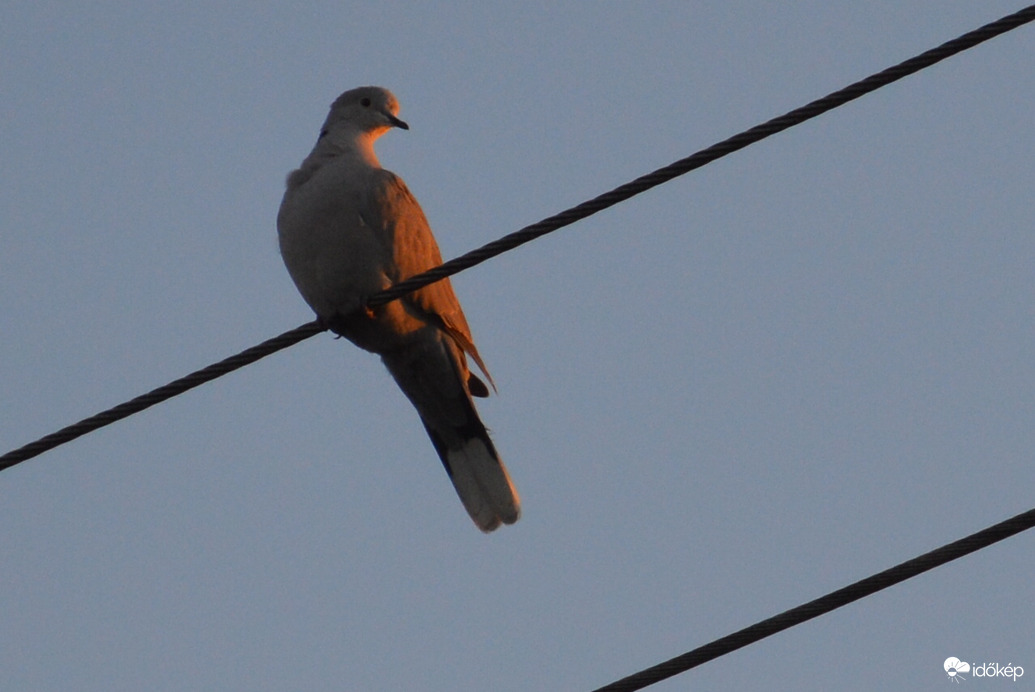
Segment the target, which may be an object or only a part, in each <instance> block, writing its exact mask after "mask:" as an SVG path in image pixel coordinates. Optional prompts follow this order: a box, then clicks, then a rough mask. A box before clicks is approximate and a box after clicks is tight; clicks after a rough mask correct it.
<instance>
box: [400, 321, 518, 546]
mask: <svg viewBox="0 0 1035 692" xmlns="http://www.w3.org/2000/svg"><path fill="white" fill-rule="evenodd" d="M422 336H424V337H425V338H424V339H423V340H417V339H414V341H413V342H412V343H411V344H410V345H409V347H408V348H404V349H398V350H395V351H390V352H387V353H384V354H382V356H381V359H382V360H383V361H384V364H385V365H386V366H387V367H388V371H389V372H390V373H391V374H392V377H393V378H395V381H396V383H398V385H399V388H400V389H402V391H403V393H404V394H405V395H406V397H407V398H408V399H409V400H410V402H411V403H412V404H413V406H414V408H416V409H417V413H418V414H420V419H421V422H422V423H424V428H425V430H427V431H428V436H429V437H431V442H432V444H434V445H435V451H436V452H438V456H439V458H440V459H441V460H442V465H443V466H445V467H446V473H448V474H449V479H450V480H451V481H452V482H453V487H454V488H456V493H457V495H459V496H460V501H461V502H463V504H464V509H466V510H467V513H468V514H470V515H471V518H472V519H473V520H474V523H475V524H477V525H478V528H480V529H481V530H482V531H485V532H486V533H488V532H489V531H492V530H493V529H496V528H498V527H499V525H500V524H501V523H502V524H513V523H514V522H515V521H517V520H518V517H519V516H520V515H521V503H520V500H519V499H518V494H517V491H516V490H515V489H514V484H513V483H511V481H510V476H509V475H508V474H507V469H506V467H505V466H504V465H503V462H502V461H500V456H499V454H498V453H497V452H496V447H495V446H494V445H493V444H492V440H490V439H489V433H488V432H487V431H486V430H485V425H484V424H483V423H482V421H481V419H480V418H479V417H478V412H477V411H476V410H475V408H474V401H472V399H471V384H470V379H469V375H470V372H469V371H468V369H467V367H466V364H465V361H464V356H463V352H461V351H460V349H459V347H458V346H457V345H456V343H455V342H454V341H453V340H451V339H450V338H449V337H448V336H446V335H444V334H443V333H441V332H439V331H437V330H436V331H433V332H431V331H429V332H427V333H425V334H424V335H422ZM429 337H430V338H429ZM479 384H480V382H479ZM481 389H482V390H484V393H485V394H488V390H487V389H486V388H485V385H481Z"/></svg>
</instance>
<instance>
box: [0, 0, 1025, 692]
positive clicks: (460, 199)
mask: <svg viewBox="0 0 1035 692" xmlns="http://www.w3.org/2000/svg"><path fill="white" fill-rule="evenodd" d="M1021 6H1022V4H1021V3H1020V2H1013V1H1011V2H1000V1H997V0H986V1H984V2H980V3H978V2H972V1H971V0H939V1H938V2H934V1H933V0H928V1H923V2H919V1H903V0H893V1H890V0H889V1H887V2H868V3H856V2H827V1H825V0H824V1H819V0H817V1H814V2H796V3H785V2H765V3H763V2H725V1H723V2H718V1H716V2H667V3H666V2H663V3H610V2H603V3H563V2H562V3H557V2H549V3H513V4H508V5H506V6H503V5H502V4H496V3H476V2H469V3H452V4H449V5H446V4H436V5H434V6H427V5H420V6H417V5H407V4H395V3H369V4H360V5H355V4H353V3H339V2H313V3H281V4H271V3H261V2H260V3H252V4H250V5H248V6H247V8H245V7H243V6H240V5H237V6H231V4H230V3H223V4H211V5H208V6H207V7H202V6H194V7H192V8H190V9H183V7H182V6H181V5H180V4H179V3H151V2H146V3H118V2H97V3H81V4H78V5H70V4H69V3H67V2H49V1H47V0H34V1H33V2H10V3H7V4H6V5H5V6H4V10H3V21H2V22H0V63H2V67H0V152H2V153H0V333H2V339H0V407H2V415H0V447H2V449H0V452H2V451H7V450H10V449H13V448H16V447H19V446H21V445H22V444H25V443H27V442H30V441H32V440H34V439H36V438H38V437H40V436H42V435H45V434H47V433H49V432H52V431H54V430H56V429H58V428H60V427H63V426H64V425H67V424H69V423H72V422H75V421H77V420H79V419H81V418H84V417H86V416H88V415H91V414H93V413H95V412H97V411H99V410H102V409H105V408H107V407H109V406H112V405H114V404H117V403H119V402H122V401H124V400H126V399H129V398H132V397H134V396H136V395H138V394H141V393H143V392H145V391H147V390H150V389H152V388H153V387H156V386H159V385H161V384H164V383H166V382H167V381H169V380H172V379H175V378H177V377H180V376H182V375H184V374H186V373H188V372H191V371H193V370H195V369H198V368H201V367H203V366H205V365H208V364H209V363H211V362H214V361H217V360H220V359H222V358H224V357H226V356H228V355H230V354H233V353H236V352H238V351H240V350H243V349H245V348H247V347H249V346H251V345H253V344H255V343H258V342H260V341H262V340H264V339H266V338H268V337H271V336H273V335H276V334H279V333H280V332H283V331H285V330H287V329H291V328H293V327H295V326H297V325H299V324H301V323H304V322H307V321H309V320H310V319H312V315H311V313H310V311H309V309H308V308H307V307H306V305H305V304H304V303H303V301H302V299H301V298H300V297H299V296H298V294H297V293H296V291H295V289H294V286H293V285H292V283H291V281H290V279H289V277H288V275H287V272H286V270H285V269H284V267H283V265H282V263H281V260H280V257H279V254H278V250H277V243H276V231H275V217H276V212H277V208H278V205H279V203H280V198H281V194H282V191H283V182H284V177H285V175H286V174H287V173H288V171H290V170H291V169H292V168H294V167H295V166H297V165H298V163H299V162H300V161H301V160H302V158H303V157H304V156H305V155H306V154H307V153H308V151H309V149H310V148H311V147H312V145H313V142H314V141H315V138H316V135H317V132H318V128H319V126H320V124H321V123H322V121H323V119H324V117H325V115H326V110H327V107H328V105H329V104H330V103H331V101H332V100H333V99H334V98H335V97H336V96H337V95H338V94H339V93H340V92H342V91H344V90H346V89H349V88H352V87H354V86H359V85H364V84H378V85H382V86H386V87H388V88H390V89H391V90H393V91H394V93H395V94H396V95H397V96H398V98H399V100H400V102H401V104H402V111H401V113H400V116H401V117H402V118H403V119H405V120H406V121H407V122H409V124H410V126H411V130H410V131H409V132H402V131H393V132H390V133H389V134H388V135H387V136H385V137H384V138H382V139H381V140H380V141H379V143H378V154H379V156H380V159H381V162H382V164H383V165H384V166H385V167H386V168H389V169H391V170H393V171H395V172H397V173H398V174H400V175H401V176H402V177H403V178H404V179H405V180H406V181H407V183H408V185H409V186H410V188H411V189H412V191H413V192H414V194H415V195H416V196H417V198H418V199H419V200H420V202H421V204H422V206H423V208H424V210H425V212H426V214H427V216H428V218H429V220H430V221H431V225H432V227H433V229H435V232H436V235H437V237H438V240H439V244H440V245H441V247H442V251H443V255H444V256H445V257H447V258H449V257H454V256H456V255H459V254H461V253H463V252H465V251H467V250H469V249H471V248H474V247H476V246H479V245H482V244H484V243H486V242H489V241H491V240H493V239H495V238H497V237H499V236H501V235H504V234H506V233H509V232H511V231H514V230H517V229H518V228H520V227H523V226H525V225H527V224H530V223H533V222H535V221H538V220H539V219H541V218H543V217H545V216H548V215H550V214H553V213H556V212H558V211H561V210H563V209H565V208H567V207H570V206H572V205H574V204H577V203H579V202H581V201H583V200H585V199H587V198H589V197H592V196H595V195H597V194H600V193H601V192H604V191H606V190H609V189H611V188H613V187H615V186H617V185H619V184H621V183H623V182H626V181H628V180H630V179H632V178H635V177H636V176H639V175H641V174H643V173H646V172H649V171H651V170H653V169H655V168H658V167H660V166H663V165H666V164H668V163H670V162H672V161H674V160H676V159H679V158H682V157H684V156H687V155H689V154H691V153H693V152H695V151H697V150H699V149H702V148H704V147H706V146H708V145H711V144H713V143H714V142H716V141H719V140H721V139H724V138H726V137H728V136H730V135H732V134H735V133H737V132H739V131H741V130H743V129H746V128H748V127H750V126H753V125H755V124H757V123H759V122H762V121H764V120H767V119H769V118H771V117H773V116H776V115H779V114H781V113H783V112H785V111H788V110H790V109H792V108H795V107H797V106H799V105H802V104H804V103H806V102H808V101H810V100H812V99H814V98H817V97H820V96H823V95H825V94H827V93H828V92H831V91H834V90H836V89H838V88H840V87H842V86H844V85H846V84H848V83H850V82H852V81H855V80H857V79H860V78H862V77H865V76H867V75H869V74H871V73H873V72H876V71H879V70H881V69H883V68H885V67H887V66H889V65H892V64H894V63H897V62H899V61H901V60H903V59H906V58H909V57H911V56H913V55H915V54H917V53H920V52H922V51H924V50H926V49H928V48H931V47H933V46H935V45H937V44H940V43H942V42H944V41H946V40H948V39H951V38H954V37H956V36H958V35H959V34H962V33H964V32H966V31H969V30H971V29H974V28H976V27H978V26H980V25H982V24H985V23H987V22H989V21H992V20H995V19H997V18H999V17H1000V16H1003V15H1005V14H1008V13H1010V12H1013V11H1015V10H1017V9H1019V8H1020V7H1021ZM1033 51H1035V27H1032V26H1028V27H1025V28H1021V29H1019V30H1016V31H1014V32H1011V33H1009V34H1007V35H1006V36H1003V37H1000V38H998V39H995V40H993V41H992V42H990V43H986V44H983V45H981V46H979V47H977V48H976V49H973V50H970V51H968V52H966V53H964V54H962V55H959V56H956V57H954V58H952V59H950V60H948V61H947V62H944V63H941V64H939V65H937V66H935V67H934V68H931V69H928V70H925V71H924V72H922V73H920V74H918V75H915V76H912V77H910V78H907V79H906V80H904V81H900V82H898V83H896V84H894V85H892V86H890V87H887V88H884V89H882V90H880V91H878V92H876V93H874V94H871V95H869V96H866V97H864V98H863V99H861V100H859V101H856V102H853V103H852V104H849V105H848V106H846V107H843V108H840V109H837V110H835V111H833V112H830V113H828V114H826V115H824V116H822V117H821V118H819V119H817V120H813V121H810V122H809V123H807V124H805V125H802V126H799V127H796V128H794V129H792V130H790V131H788V132H784V133H782V134H780V135H778V136H775V137H773V138H771V139H768V140H766V141H764V142H762V143H760V144H757V145H754V146H752V147H750V148H748V149H746V150H744V151H741V152H739V153H737V154H735V155H732V156H729V157H727V158H725V159H722V160H721V161H719V162H717V163H714V164H712V165H709V166H707V167H706V168H704V169H701V170H699V171H696V172H694V173H692V174H690V175H688V176H684V177H682V178H680V179H678V180H677V181H675V182H671V183H668V184H666V185H664V186H662V187H660V188H657V189H655V190H652V191H650V192H648V193H646V194H643V195H641V196H638V197H636V198H634V199H633V200H631V201H629V202H626V203H623V204H621V205H619V206H617V207H615V208H613V209H610V210H608V211H605V212H603V213H600V214H597V215H595V216H593V217H591V218H589V219H587V220H584V221H581V222H579V223H578V224H576V225H574V226H571V227H568V228H565V229H564V230H562V231H559V232H557V233H555V234H553V235H551V236H549V237H547V238H544V239H542V240H539V241H537V242H535V243H533V244H531V245H526V246H524V247H523V248H521V249H519V250H517V251H514V252H511V253H509V254H507V255H505V256H502V257H499V258H497V259H494V260H492V261H490V262H488V263H486V264H483V265H481V266H479V267H477V268H474V269H472V270H470V271H467V272H465V273H463V274H462V275H460V276H458V277H456V278H455V279H454V286H455V288H456V291H457V293H458V295H459V296H460V299H461V301H462V302H463V304H464V307H465V310H466V313H467V317H468V320H469V322H470V323H471V327H472V330H473V332H474V336H475V339H476V341H477V343H478V347H479V350H480V351H481V353H482V355H483V356H484V358H485V360H486V361H487V364H488V365H489V368H490V370H491V372H492V374H493V376H494V377H495V380H496V382H497V384H498V385H499V396H498V397H494V398H491V399H489V400H485V401H480V402H479V404H478V406H479V409H480V411H481V414H482V417H483V419H484V420H485V421H486V423H487V425H488V426H489V427H490V429H491V430H492V431H493V435H494V439H495V440H496V443H497V446H498V448H499V450H500V452H501V454H502V456H503V457H504V459H505V460H506V462H507V464H508V466H509V468H510V470H511V473H512V475H513V478H514V480H515V482H516V484H517V487H518V488H519V490H520V492H521V495H522V499H523V503H524V515H523V517H522V519H521V521H520V522H519V523H518V524H516V525H515V526H513V527H507V528H503V529H501V530H500V531H498V532H496V533H494V534H492V535H488V536H486V535H483V534H481V533H480V532H479V531H477V530H476V529H475V527H474V526H473V524H472V523H471V521H470V519H468V517H467V516H466V514H465V512H464V511H463V509H462V507H461V505H460V503H459V500H458V499H457V497H456V495H455V493H454V491H453V489H452V487H451V486H450V484H449V481H448V479H447V477H446V475H445V473H444V472H443V470H442V467H441V464H440V463H439V461H438V459H437V457H436V455H435V452H434V450H433V448H432V446H431V444H430V442H429V440H428V439H427V437H426V435H425V432H424V430H423V428H422V427H421V425H420V423H419V421H418V418H417V416H416V414H415V412H414V411H413V410H412V408H411V407H410V406H409V404H408V403H407V402H406V400H405V399H404V398H403V396H402V395H401V393H400V392H399V391H398V390H397V389H396V387H395V385H394V383H393V382H392V381H391V379H390V378H389V376H388V375H387V373H386V372H385V371H384V369H383V367H382V366H381V364H380V363H379V362H378V360H377V358H376V357H375V356H372V355H370V354H367V353H365V352H362V351H360V350H358V349H356V348H355V347H353V346H352V345H351V344H349V343H348V342H346V341H344V340H335V339H333V338H332V337H331V336H329V335H326V334H324V335H319V336H316V337H314V338H312V339H310V340H308V341H305V342H303V343H301V344H299V345H296V346H294V347H293V348H291V349H289V350H287V351H284V352H281V353H279V354H277V355H274V356H272V357H269V358H267V359H265V360H263V361H260V362H259V363H257V364H254V365H252V366H249V367H248V368H246V369H244V370H241V371H238V372H236V373H234V374H232V375H229V376H227V377H224V378H222V379H220V380H217V381H216V382H213V383H210V384H207V385H205V386H203V387H202V388H200V389H197V390H194V391H192V392H190V393H188V394H186V395H183V396H180V397H178V398H176V399H174V400H172V401H169V402H167V403H164V404H162V405H160V406H157V407H155V408H152V409H150V410H148V411H146V412H144V413H142V414H139V415H136V416H133V417H132V418H129V419H127V420H125V421H122V422H119V423H117V424H115V425H112V426H110V427H107V428H105V429H103V430H101V431H99V432H96V433H92V434H90V435H88V436H86V437H83V438H80V439H79V440H76V441H75V442H72V443H70V444H67V445H65V446H63V447H60V448H59V449H56V450H53V451H51V452H48V453H47V454H45V455H43V456H40V457H38V458H36V459H33V460H31V461H29V462H26V463H24V464H22V465H20V466H18V467H15V468H13V469H10V470H7V471H5V472H4V473H2V474H0V526H2V527H3V530H2V531H0V677H2V679H3V681H4V682H3V688H4V690H13V691H21V690H35V691H50V690H77V691H80V692H92V691H102V690H103V691H105V692H111V691H121V690H126V691H131V690H152V691H156V692H158V691H166V690H168V691H170V692H172V691H178V690H231V691H237V690H241V691H245V690H248V691H253V690H260V691H264V690H343V689H347V690H389V689H395V690H404V689H421V690H434V691H438V690H503V691H508V690H534V689H543V690H547V689H549V690H587V689H592V688H595V687H597V686H600V685H604V684H606V683H608V682H611V681H613V680H615V679H618V678H620V677H623V676H625V675H628V674H631V673H633V672H635V671H637V670H640V669H642V668H644V667H647V666H650V665H653V664H655V663H658V662H660V661H662V660H664V659H667V658H669V657H672V656H675V655H678V654H680V653H683V652H684V651H687V650H689V649H692V648H694V647H697V646H700V645H702V644H704V643H707V642H709V641H711V640H713V639H716V638H718V637H721V636H723V635H726V634H728V633H730V632H733V631H735V630H738V629H740V628H742V627H745V626H748V625H750V624H753V623H755V622H756V621H758V620H761V619H764V618H766V617H769V616H771V615H773V614H775V613H778V612H781V611H783V610H785V609H787V608H791V607H793V606H796V605H798V604H800V603H803V602H805V601H808V600H811V599H813V598H816V597H818V596H821V595H823V594H825V593H827V592H828V591H831V590H834V589H837V588H840V587H841V586H844V585H846V584H848V583H851V582H853V581H855V580H857V579H860V578H863V577H866V576H869V575H870V574H872V573H874V572H877V571H880V570H883V569H885V568H887V567H890V566H892V565H894V564H897V563H899V562H901V561H903V560H906V559H909V558H912V557H915V556H916V555H919V554H921V553H923V552H926V551H928V550H931V549H933V548H935V547H938V546H940V545H943V544H945V543H948V542H950V541H953V540H955V539H957V538H960V537H962V536H964V535H967V534H970V533H972V532H974V531H977V530H980V529H982V528H984V527H986V526H988V525H990V524H993V523H996V522H998V521H1001V520H1003V519H1006V518H1008V517H1010V516H1013V515H1015V514H1017V513H1019V512H1022V511H1025V510H1028V509H1030V508H1032V507H1033V506H1035V501H1033V497H1035V494H1033V492H1032V489H1033V488H1035V465H1033V463H1032V453H1033V449H1035V357H1033V355H1035V283H1033V281H1032V272H1033V266H1035V234H1033V232H1032V231H1033V219H1035V195H1033V194H1032V181H1033V180H1035V141H1033V137H1032V113H1033V112H1035V69H1033V67H1032V65H1033V63H1032V55H1033ZM1033 573H1035V534H1032V533H1027V534H1022V535H1021V536H1018V537H1015V538H1013V539H1010V540H1008V541H1006V542H1003V543H1000V544H998V545H996V546H993V547H991V548H989V549H986V550H983V551H981V552H979V553H977V554H974V555H971V556H969V557H967V558H964V559H961V560H959V561H957V562H954V563H952V564H950V565H948V566H945V567H942V568H939V569H937V570H935V571H934V572H930V573H927V574H925V575H923V576H921V577H919V578H916V579H913V580H910V581H908V582H906V583H904V584H901V585H899V586H896V587H894V588H892V589H890V590H886V591H883V592H881V593H879V594H878V595H875V596H872V597H870V598H867V599H865V600H863V601H861V602H857V603H855V604H853V605H850V606H848V607H845V608H842V609H840V610H838V611H836V612H834V613H832V614H829V615H826V616H824V617H822V618H820V619H818V620H814V621H811V622H809V623H806V624H804V625H801V626H798V627H795V628H793V629H792V630H789V631H787V632H784V633H781V634H779V635H776V636H773V637H771V638H769V639H766V640H764V641H763V642H760V643H757V644H754V645H752V646H750V647H748V648H746V649H743V650H740V651H738V652H736V653H733V654H731V655H728V656H725V657H723V658H721V659H719V660H716V661H713V662H711V663H708V664H706V665H704V666H702V667H699V668H697V669H695V670H693V671H690V672H688V673H685V674H683V675H681V676H679V677H677V678H674V679H672V680H670V681H668V682H665V683H661V684H659V685H656V686H655V687H653V688H652V689H657V690H683V689H842V690H870V689H918V690H919V689H932V690H933V689H946V688H945V685H947V684H950V683H949V681H948V679H947V677H946V676H945V674H944V672H943V671H942V662H943V661H944V660H945V659H946V658H947V657H949V656H955V657H958V658H960V659H962V660H964V661H968V662H972V663H981V662H998V663H1000V664H1001V665H1006V664H1007V663H1012V664H1014V665H1021V666H1023V667H1025V669H1026V671H1027V673H1026V675H1025V676H1024V678H1022V679H1020V680H1019V681H1018V682H1017V683H1010V685H1012V686H1011V687H1010V689H1025V688H1033V687H1035V606H1033V602H1035V598H1033V587H1032V574H1033ZM965 684H967V686H968V687H973V688H974V689H976V688H978V687H980V688H981V689H985V687H986V686H987V687H988V688H989V689H991V687H992V686H994V685H999V686H1000V687H1002V686H1003V685H1006V683H1005V682H1003V681H1001V680H1000V681H989V680H980V679H976V678H972V679H970V680H968V681H967V682H966V683H965Z"/></svg>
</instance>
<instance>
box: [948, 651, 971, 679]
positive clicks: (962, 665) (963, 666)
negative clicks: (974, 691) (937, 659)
mask: <svg viewBox="0 0 1035 692" xmlns="http://www.w3.org/2000/svg"><path fill="white" fill-rule="evenodd" d="M942 668H944V669H945V673H946V674H947V675H948V676H949V679H950V680H952V681H953V682H959V681H960V680H966V678H962V677H959V674H960V673H969V672H970V664H969V663H967V662H966V661H961V660H959V659H958V658H956V657H955V656H949V657H948V658H947V659H945V663H943V664H942Z"/></svg>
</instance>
